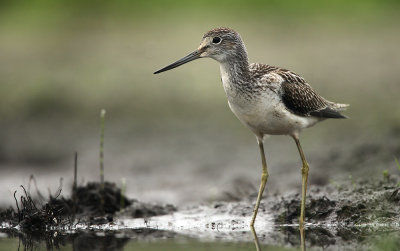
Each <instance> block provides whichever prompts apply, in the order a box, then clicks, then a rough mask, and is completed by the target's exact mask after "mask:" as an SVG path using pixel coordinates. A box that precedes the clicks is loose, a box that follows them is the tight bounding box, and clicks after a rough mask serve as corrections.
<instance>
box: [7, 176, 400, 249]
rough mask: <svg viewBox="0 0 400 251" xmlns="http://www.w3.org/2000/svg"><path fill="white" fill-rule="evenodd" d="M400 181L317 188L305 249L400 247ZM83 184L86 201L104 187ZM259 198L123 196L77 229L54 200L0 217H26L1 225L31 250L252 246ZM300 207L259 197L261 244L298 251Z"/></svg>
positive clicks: (291, 196)
mask: <svg viewBox="0 0 400 251" xmlns="http://www.w3.org/2000/svg"><path fill="white" fill-rule="evenodd" d="M399 181H400V178H399V177H398V176H393V175H392V177H390V179H385V180H383V181H365V180H363V181H354V180H353V181H346V182H343V183H341V184H337V183H335V184H331V185H328V186H324V187H318V186H312V187H311V188H310V189H309V192H308V194H309V195H308V197H307V204H306V222H307V225H306V230H305V243H306V246H307V247H308V248H311V250H314V249H315V250H320V249H324V250H374V248H375V247H376V246H377V245H378V246H379V245H384V244H382V243H391V245H394V246H396V244H398V243H399V242H400V240H399V238H398V233H399V231H400V199H399V196H400V195H399V194H400V187H399V186H398V182H399ZM86 187H87V188H90V189H87V191H88V193H87V194H86V195H85V196H82V198H92V197H90V196H89V197H87V196H88V195H91V194H92V193H93V190H96V189H98V188H99V187H98V185H97V184H88V185H87V186H86ZM106 187H107V189H110V190H109V192H110V193H109V194H112V193H111V191H114V195H115V198H118V196H120V193H118V189H117V188H116V187H115V185H113V184H108V185H107V186H106ZM81 189H82V188H81ZM117 194H119V195H118V196H117ZM255 196H256V194H253V195H252V196H251V197H250V198H248V199H246V200H241V201H236V202H218V203H214V204H211V205H205V206H193V207H191V208H186V209H180V210H178V211H176V208H175V207H174V206H172V205H167V206H161V205H157V204H151V203H143V202H139V201H137V200H132V199H128V198H126V200H127V201H129V203H128V204H126V205H127V207H126V208H125V209H124V210H123V211H119V212H118V213H114V214H106V215H105V216H98V215H99V214H98V213H99V212H98V211H96V210H91V208H88V206H87V205H82V206H81V208H80V209H79V210H81V211H82V212H83V211H85V210H86V211H85V212H86V216H88V215H87V212H92V213H94V214H93V215H91V217H89V220H88V221H82V222H79V221H78V222H77V221H75V222H74V224H72V222H71V218H70V215H69V214H65V212H67V211H68V210H71V206H68V208H67V209H65V208H64V207H65V205H69V203H70V201H69V200H68V199H65V198H62V197H61V198H53V199H52V200H50V202H49V203H47V204H46V205H44V206H43V208H42V210H38V211H35V209H34V208H35V206H34V205H33V204H31V202H29V201H30V200H29V199H26V198H25V199H23V201H28V202H25V203H27V204H24V206H23V207H21V208H20V211H23V210H25V209H26V208H29V207H30V208H29V209H30V210H33V211H34V213H33V214H32V215H22V216H21V212H20V214H19V215H18V213H17V214H16V212H14V211H13V210H12V209H8V210H3V211H2V212H1V213H0V217H1V220H2V221H3V222H4V220H7V218H8V217H11V218H12V217H14V221H15V217H18V216H19V217H20V218H21V217H22V218H21V219H20V224H19V225H18V226H19V228H18V230H15V229H12V231H11V230H10V229H11V228H6V227H4V226H5V225H4V223H3V231H5V232H6V233H7V235H8V236H9V237H12V236H14V237H18V238H20V239H21V240H22V244H23V245H24V246H26V247H34V246H35V245H39V243H45V245H46V247H47V248H48V249H50V248H54V247H59V246H60V245H64V244H66V243H72V245H73V247H74V250H96V249H99V248H103V249H105V250H120V249H121V248H122V247H123V246H124V245H125V244H126V243H127V242H128V241H129V240H133V239H134V240H152V241H157V240H161V239H165V238H171V239H176V238H178V239H179V238H181V237H182V236H187V237H190V238H195V239H200V240H207V241H216V240H218V241H220V240H224V241H230V242H232V241H233V242H249V241H252V238H251V235H250V232H249V230H250V229H249V227H248V222H249V220H250V217H251V214H252V207H253V202H254V200H255ZM78 197H79V196H78ZM115 198H114V199H115ZM92 200H93V201H97V199H93V198H92ZM110 201H112V200H110ZM105 205H107V204H105ZM128 205H129V206H128ZM113 206H115V205H113ZM299 206H300V194H299V193H297V192H288V193H285V194H283V195H275V196H267V197H265V198H264V199H263V200H262V202H261V205H260V212H259V215H258V218H257V221H256V234H257V236H258V240H259V241H260V243H261V245H267V244H268V245H275V246H285V247H294V248H296V247H299V246H300V243H301V242H300V236H299V230H298V225H297V223H298V218H299V215H300V209H299ZM106 207H107V206H105V208H106ZM62 208H64V209H63V210H61V209H62ZM46 210H47V211H46ZM62 212H63V213H62ZM82 215H83V214H82ZM50 216H51V217H50ZM135 218H136V219H135ZM9 222H12V221H9ZM37 222H40V223H41V224H38V223H37ZM28 226H29V227H28ZM33 226H39V227H36V228H33ZM40 226H41V227H40ZM43 227H44V228H43ZM7 229H8V230H7ZM66 229H68V231H66ZM88 231H89V232H88ZM101 233H102V234H101ZM385 238H386V239H385ZM387 238H389V239H387ZM28 250H29V249H28ZM388 250H392V249H388Z"/></svg>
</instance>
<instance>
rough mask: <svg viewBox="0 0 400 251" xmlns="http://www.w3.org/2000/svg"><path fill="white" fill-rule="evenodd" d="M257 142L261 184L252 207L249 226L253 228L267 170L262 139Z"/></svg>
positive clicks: (266, 178)
mask: <svg viewBox="0 0 400 251" xmlns="http://www.w3.org/2000/svg"><path fill="white" fill-rule="evenodd" d="M257 141H258V146H259V148H260V154H261V163H262V175H261V184H260V189H259V190H258V196H257V202H256V205H255V207H254V212H253V218H252V219H251V222H250V226H252V227H253V226H254V222H255V220H256V217H257V212H258V207H259V206H260V201H261V197H262V194H263V192H264V189H265V184H267V180H268V170H267V161H266V160H265V153H264V143H263V141H262V139H259V138H257Z"/></svg>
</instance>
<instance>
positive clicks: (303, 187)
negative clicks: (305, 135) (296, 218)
mask: <svg viewBox="0 0 400 251" xmlns="http://www.w3.org/2000/svg"><path fill="white" fill-rule="evenodd" d="M293 139H294V141H296V145H297V149H298V150H299V153H300V157H301V161H302V162H303V167H302V168H301V176H302V182H301V207H300V228H302V227H303V226H304V218H305V207H306V194H307V180H308V169H309V168H308V163H307V160H306V157H305V156H304V153H303V150H302V149H301V145H300V141H299V138H298V137H297V136H293Z"/></svg>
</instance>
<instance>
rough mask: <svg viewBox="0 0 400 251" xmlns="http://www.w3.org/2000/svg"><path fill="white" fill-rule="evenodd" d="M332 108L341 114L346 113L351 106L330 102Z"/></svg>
mask: <svg viewBox="0 0 400 251" xmlns="http://www.w3.org/2000/svg"><path fill="white" fill-rule="evenodd" d="M329 103H330V104H329V105H330V106H331V107H332V108H333V109H335V110H336V111H338V112H340V111H344V110H346V109H347V107H349V106H350V105H349V104H339V103H334V102H329Z"/></svg>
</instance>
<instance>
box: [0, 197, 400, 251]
mask: <svg viewBox="0 0 400 251" xmlns="http://www.w3.org/2000/svg"><path fill="white" fill-rule="evenodd" d="M227 205H228V208H227V210H225V209H224V210H222V211H225V213H221V210H220V208H218V207H217V208H216V207H208V206H200V207H196V208H192V209H188V210H184V211H180V212H176V213H174V214H170V215H163V216H156V217H151V218H148V219H143V218H139V219H132V218H124V217H121V218H117V219H116V220H115V221H114V222H113V223H110V224H103V225H86V224H76V225H75V226H74V227H73V228H67V227H65V228H59V229H52V230H49V231H48V233H36V234H35V235H34V236H30V235H27V234H22V233H20V232H18V229H15V228H14V229H8V228H7V226H5V225H3V229H2V231H3V233H1V232H0V237H1V238H0V251H1V250H52V249H55V250H57V249H59V250H149V251H150V250H233V251H236V250H237V251H239V250H257V245H259V249H260V250H264V251H265V250H267V251H268V250H299V249H301V248H302V242H301V238H300V231H299V229H298V225H297V224H282V225H278V224H275V223H274V222H273V217H272V214H269V213H268V212H265V211H264V212H261V213H260V214H259V217H258V218H257V221H256V225H255V232H256V236H257V238H256V239H255V238H254V235H253V233H252V232H251V229H250V227H249V226H248V222H249V221H250V216H242V215H237V214H236V213H232V212H234V211H235V208H237V207H239V206H240V203H239V206H238V204H234V203H232V204H227ZM227 212H230V213H227ZM304 235H305V242H304V249H307V250H396V248H397V247H398V245H399V243H400V238H399V236H400V225H398V224H397V225H396V224H395V223H393V224H390V223H385V224H358V225H355V224H353V225H352V224H347V225H346V224H345V223H342V224H339V223H338V224H311V223H308V224H307V225H306V229H305V233H304Z"/></svg>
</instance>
